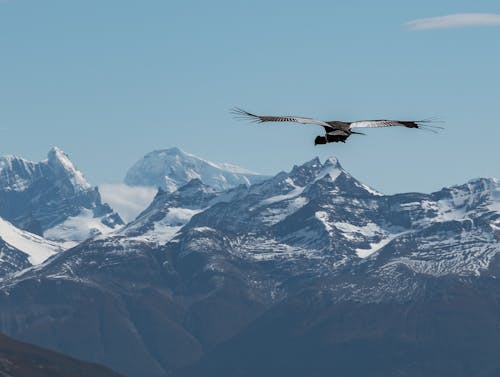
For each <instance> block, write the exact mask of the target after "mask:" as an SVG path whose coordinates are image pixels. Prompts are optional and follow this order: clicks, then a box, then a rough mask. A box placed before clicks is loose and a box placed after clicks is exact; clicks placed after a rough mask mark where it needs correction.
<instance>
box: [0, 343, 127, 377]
mask: <svg viewBox="0 0 500 377" xmlns="http://www.w3.org/2000/svg"><path fill="white" fill-rule="evenodd" d="M0 375H1V376H2V377H120V376H122V375H120V374H118V373H115V372H113V371H111V370H110V369H108V368H105V367H102V366H100V365H97V364H90V363H85V362H83V361H79V360H76V359H73V358H71V357H68V356H63V355H61V354H59V353H56V352H52V351H48V350H46V349H43V348H40V347H36V346H33V345H31V344H27V343H22V342H18V341H15V340H13V339H10V338H9V337H7V336H5V335H2V334H0Z"/></svg>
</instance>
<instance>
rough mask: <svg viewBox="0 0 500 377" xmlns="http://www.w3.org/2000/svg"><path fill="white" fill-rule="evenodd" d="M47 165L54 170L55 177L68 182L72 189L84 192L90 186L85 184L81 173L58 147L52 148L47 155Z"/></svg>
mask: <svg viewBox="0 0 500 377" xmlns="http://www.w3.org/2000/svg"><path fill="white" fill-rule="evenodd" d="M47 162H48V165H49V166H50V167H51V168H52V169H54V172H55V173H56V175H57V176H58V177H59V178H61V179H65V178H67V180H68V181H69V183H70V184H71V185H72V186H73V188H74V189H75V190H77V191H85V190H88V189H90V188H91V187H92V186H91V185H90V183H88V182H87V180H86V179H85V177H84V176H83V174H82V172H81V171H79V170H78V169H77V168H76V167H75V165H74V164H73V162H72V161H71V160H70V159H69V156H68V155H67V154H66V153H64V152H63V151H62V150H61V149H59V148H58V147H52V148H51V149H50V150H49V153H48V154H47Z"/></svg>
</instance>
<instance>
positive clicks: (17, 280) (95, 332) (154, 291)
mask: <svg viewBox="0 0 500 377" xmlns="http://www.w3.org/2000/svg"><path fill="white" fill-rule="evenodd" d="M499 252H500V182H499V181H498V180H495V179H485V178H481V179H476V180H472V181H470V182H468V183H466V184H463V185H457V186H452V187H448V188H444V189H442V190H440V191H438V192H435V193H431V194H421V193H405V194H397V195H383V194H381V193H379V192H377V191H375V190H373V189H371V188H370V187H369V186H367V185H365V184H363V183H361V182H359V181H358V180H356V179H355V178H354V177H353V176H352V175H350V174H349V173H348V172H347V171H345V170H344V169H343V168H342V166H341V165H340V164H339V162H338V161H337V160H336V159H335V158H331V159H328V160H327V161H325V162H323V163H322V162H321V161H320V160H319V159H314V160H311V161H309V162H307V163H305V164H303V165H301V166H295V167H293V168H292V169H291V171H289V172H281V173H279V174H277V175H276V176H275V177H272V178H269V179H267V180H264V181H262V182H259V183H256V184H253V185H251V186H249V187H248V186H246V185H241V186H238V187H235V188H233V189H230V190H228V191H224V192H220V191H218V190H217V189H214V188H212V187H210V186H209V185H206V184H204V183H203V182H202V181H201V180H199V179H198V180H197V179H195V180H191V181H189V182H187V183H186V184H185V185H183V186H181V187H179V188H178V189H177V190H176V191H174V192H167V191H159V192H158V194H157V195H156V197H155V198H154V200H153V202H152V203H151V205H150V206H149V207H148V208H147V209H146V210H144V211H143V213H142V214H141V215H139V216H138V218H137V219H136V220H135V221H133V222H131V223H130V224H128V225H127V226H125V227H123V228H122V229H121V230H120V231H118V232H114V233H113V234H110V235H101V236H98V237H94V238H93V239H90V240H87V241H85V242H83V243H81V244H80V245H78V246H76V247H74V248H72V249H70V250H67V251H64V252H63V253H59V254H57V255H55V256H54V257H52V258H51V259H50V260H48V261H47V262H46V263H44V264H43V265H41V266H39V267H37V268H35V269H30V270H27V271H25V272H23V273H22V274H17V275H16V276H12V277H10V278H9V279H6V280H5V281H3V282H2V283H0V311H1V313H2V319H1V321H0V330H1V331H3V332H5V333H7V334H8V335H10V336H13V337H15V338H17V339H21V340H24V341H29V342H32V343H35V344H38V345H41V346H44V347H47V348H49V349H52V350H56V351H61V352H65V353H67V354H69V355H71V356H73V357H77V358H80V359H83V360H88V361H92V362H96V363H102V364H104V365H107V366H109V367H111V368H113V369H114V370H117V371H119V372H121V373H124V374H126V375H128V376H142V375H148V376H153V377H154V376H158V377H159V376H168V375H179V376H198V375H204V376H215V375H217V376H252V375H264V376H265V375H290V376H299V375H311V376H327V375H342V376H356V377H357V376H365V375H367V374H369V375H373V376H389V377H392V376H394V377H396V376H436V377H437V376H441V377H442V376H445V377H447V376H454V377H462V376H463V377H465V376H471V375H475V376H495V375H497V374H495V373H498V371H500V366H499V363H498V360H499V359H500V358H499V357H500V351H498V350H500V348H499V347H498V346H499V345H500V330H499V329H500V326H498V323H499V322H498V321H499V320H498V318H499V317H498V313H499V312H500V311H499V309H500V308H499V307H498V303H499V302H500V284H499V283H498V279H497V276H498V275H499V273H500V264H499V263H500V258H498V254H499ZM360 360H361V361H363V362H360ZM364 361H366V362H364Z"/></svg>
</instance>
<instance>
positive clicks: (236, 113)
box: [229, 107, 262, 123]
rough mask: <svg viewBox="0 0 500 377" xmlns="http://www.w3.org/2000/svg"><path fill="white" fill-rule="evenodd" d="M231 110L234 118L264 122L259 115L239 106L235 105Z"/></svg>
mask: <svg viewBox="0 0 500 377" xmlns="http://www.w3.org/2000/svg"><path fill="white" fill-rule="evenodd" d="M229 112H230V113H231V114H232V116H233V118H235V119H238V120H249V121H251V122H258V123H261V122H262V119H261V118H260V117H259V116H258V115H255V114H252V113H249V112H248V111H245V110H243V109H241V108H239V107H233V108H232V109H230V110H229Z"/></svg>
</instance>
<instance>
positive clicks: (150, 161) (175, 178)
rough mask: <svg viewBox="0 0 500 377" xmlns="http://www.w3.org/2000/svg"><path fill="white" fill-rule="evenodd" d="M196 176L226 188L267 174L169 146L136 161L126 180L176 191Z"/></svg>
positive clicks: (133, 183)
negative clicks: (217, 162)
mask: <svg viewBox="0 0 500 377" xmlns="http://www.w3.org/2000/svg"><path fill="white" fill-rule="evenodd" d="M195 178H197V179H199V180H201V181H202V182H203V183H204V184H206V185H208V186H211V187H213V188H215V189H216V190H218V191H223V190H227V189H229V188H232V187H236V186H238V185H241V184H246V185H250V184H252V183H256V182H259V181H262V180H263V179H265V178H266V177H265V176H262V175H260V174H257V173H254V172H251V171H249V170H246V169H243V168H240V167H238V166H234V165H230V164H216V163H214V162H210V161H206V160H203V159H201V158H199V157H196V156H194V155H192V154H189V153H186V152H184V151H182V150H180V149H179V148H169V149H164V150H158V151H153V152H151V153H148V154H147V155H145V156H144V157H143V158H142V159H141V160H139V161H137V162H136V163H135V164H134V166H132V168H130V170H129V171H128V172H127V175H126V177H125V183H126V184H128V185H130V186H155V187H161V188H162V189H163V190H165V191H167V192H173V191H175V190H177V189H178V188H179V187H181V186H183V185H185V184H186V183H188V182H189V181H191V180H192V179H195Z"/></svg>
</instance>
